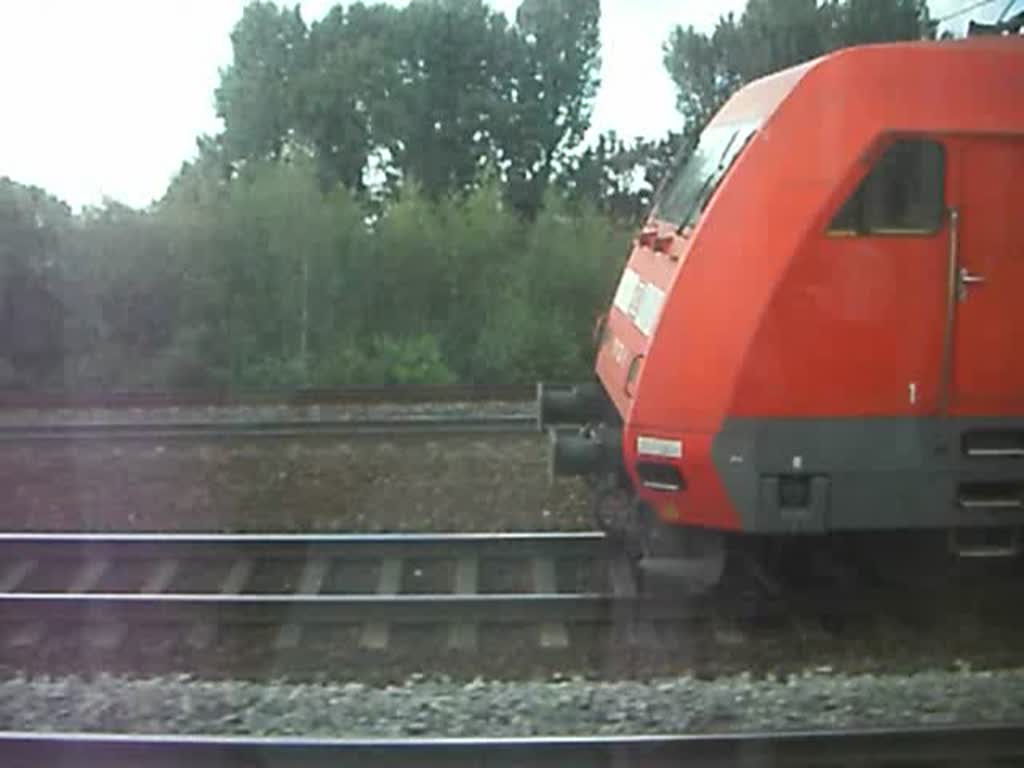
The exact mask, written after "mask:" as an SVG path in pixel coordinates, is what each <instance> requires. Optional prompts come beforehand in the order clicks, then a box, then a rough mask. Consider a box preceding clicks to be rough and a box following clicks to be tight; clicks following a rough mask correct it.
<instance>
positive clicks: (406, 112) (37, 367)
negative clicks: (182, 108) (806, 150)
mask: <svg viewBox="0 0 1024 768" xmlns="http://www.w3.org/2000/svg"><path fill="white" fill-rule="evenodd" d="M599 20H600V12H599V5H598V0H523V2H522V4H521V6H520V8H519V12H518V13H517V15H516V18H515V20H514V21H509V20H508V19H506V18H505V16H503V15H502V14H499V13H496V12H494V11H493V10H491V9H490V8H489V7H488V6H487V5H486V4H485V3H483V2H482V0H413V2H411V3H409V4H408V5H407V6H406V7H405V8H403V9H396V8H394V7H392V6H389V5H384V4H377V5H363V4H359V3H356V4H353V5H349V6H346V7H345V8H342V7H340V6H339V7H336V8H334V9H333V10H332V11H330V12H329V13H328V14H327V15H326V16H325V17H324V18H323V19H321V20H320V21H317V22H314V23H312V24H307V23H306V22H305V21H304V20H303V19H302V17H301V15H300V13H299V12H298V10H296V9H292V8H282V7H279V6H277V5H275V4H274V3H268V2H257V3H252V4H250V5H249V6H247V7H246V9H245V11H244V13H243V15H242V18H241V19H240V21H239V23H238V24H237V26H236V28H235V30H234V32H233V34H232V45H233V51H234V56H233V61H232V64H231V65H230V66H229V67H228V68H226V69H225V70H224V71H223V72H222V73H221V82H220V85H219V87H218V88H217V90H216V93H215V103H216V106H217V110H218V114H219V115H220V116H221V118H222V119H223V125H224V127H223V130H222V131H221V132H220V133H219V134H217V135H216V136H203V137H200V138H199V139H198V152H197V155H196V158H195V159H194V160H192V161H190V162H188V163H186V164H184V165H183V166H182V168H181V171H180V173H179V174H178V175H177V177H176V178H175V179H174V180H173V182H172V183H171V184H170V186H169V188H168V189H167V191H166V193H165V195H164V196H163V197H162V198H161V199H160V200H159V201H157V202H155V203H154V204H153V205H151V206H149V207H148V208H147V209H146V210H142V211H139V210H133V209H130V208H127V207H125V206H122V205H119V204H117V203H116V202H107V203H104V204H103V205H102V206H99V207H96V208H88V209H85V210H83V211H81V212H79V213H75V214H73V213H72V212H71V211H70V209H69V208H68V206H66V205H65V204H63V203H62V202H60V201H59V200H56V199H54V198H53V197H51V196H50V195H48V194H47V193H46V192H45V191H43V190H40V189H36V188H33V187H28V186H23V185H20V184H16V183H14V182H12V181H10V180H7V179H2V180H0V387H27V388H65V389H101V388H103V389H108V388H120V389H138V388H149V387H155V388H178V387H234V388H259V387H292V386H331V385H342V384H350V383H353V384H354V383H360V384H368V383H402V382H404V383H430V382H436V383H441V382H448V381H456V380H457V381H466V382H471V381H502V382H515V381H531V380H534V379H537V378H549V379H552V378H554V379H575V378H579V377H581V376H584V375H586V373H587V371H588V369H589V367H590V364H591V357H592V347H591V344H592V341H591V329H592V327H593V322H594V320H595V318H596V316H597V314H598V313H599V312H600V311H602V310H603V309H604V307H605V306H606V304H607V301H608V298H609V296H610V293H611V290H612V287H613V284H614V281H615V280H616V279H617V276H618V272H619V270H620V268H621V265H622V261H623V259H624V257H625V255H626V251H627V245H628V237H629V235H630V233H631V230H632V229H633V228H634V226H635V224H636V223H637V221H638V220H639V219H640V217H641V216H642V215H643V213H644V212H645V211H646V209H647V206H648V205H649V203H650V196H651V192H652V190H653V189H654V187H655V185H656V184H657V183H658V182H659V181H660V180H661V178H662V177H663V176H664V175H665V173H666V172H667V169H668V168H669V165H670V162H671V158H672V157H673V155H674V153H676V152H677V151H679V149H680V148H683V149H684V150H685V147H686V146H687V145H688V143H689V142H691V141H692V140H693V138H694V137H695V136H696V134H697V133H698V132H699V129H700V127H701V126H702V125H703V123H704V122H705V121H706V120H707V119H708V117H709V116H710V115H711V114H712V113H713V111H714V109H716V108H717V106H718V105H719V104H720V103H721V101H722V100H724V98H725V97H726V96H727V95H728V93H730V92H731V90H732V89H734V88H735V87H737V86H738V85H740V84H742V83H743V82H746V81H747V80H749V79H751V78H753V77H756V76H758V75H760V74H763V73H764V72H766V71H771V70H774V69H778V68H780V67H783V66H788V65H790V64H793V63H796V62H798V61H803V60H805V59H807V58H811V57H813V56H815V55H818V54H820V53H822V52H824V51H826V50H829V49H831V48H834V47H838V46H840V45H843V44H846V43H849V42H864V41H867V40H872V39H877V40H886V39H893V38H895V37H905V38H913V37H920V36H922V35H926V34H928V33H929V25H928V13H927V8H926V7H925V5H924V3H923V2H922V1H921V0H829V2H826V3H821V4H819V3H817V2H815V0H749V2H748V6H747V9H746V11H745V12H744V14H742V15H741V16H740V17H739V18H735V17H733V16H726V17H723V18H722V19H721V20H720V21H719V24H718V26H717V27H716V29H715V30H714V32H713V33H712V34H711V35H703V34H701V33H698V32H696V31H694V30H693V29H692V28H685V29H684V28H679V29H676V30H675V31H673V32H672V34H671V35H670V36H669V38H668V41H667V42H666V44H665V64H666V68H667V69H668V71H669V73H670V74H671V75H672V77H673V79H674V80H675V82H676V84H677V86H678V90H679V101H678V107H679V109H680V111H681V112H682V113H683V115H684V118H685V122H684V127H685V130H684V131H682V132H680V133H677V134H669V135H667V136H665V137H662V138H661V139H655V140H639V141H635V142H633V143H632V144H630V145H628V146H627V145H626V144H624V143H623V142H622V141H620V140H619V139H618V138H616V137H615V136H614V135H613V134H606V135H604V136H601V137H599V138H598V139H597V141H595V142H593V143H591V144H590V145H587V146H585V145H584V144H583V140H584V135H585V133H586V132H587V130H588V128H589V126H590V114H591V110H592V105H593V99H594V95H595V91H596V87H597V83H598V80H597V76H598V66H599V61H600V50H599V36H598V24H599Z"/></svg>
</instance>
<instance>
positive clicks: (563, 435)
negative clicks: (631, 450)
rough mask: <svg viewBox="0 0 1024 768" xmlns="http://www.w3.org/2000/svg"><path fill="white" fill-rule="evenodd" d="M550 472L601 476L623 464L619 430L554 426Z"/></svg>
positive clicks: (557, 475)
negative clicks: (562, 429) (574, 428)
mask: <svg viewBox="0 0 1024 768" xmlns="http://www.w3.org/2000/svg"><path fill="white" fill-rule="evenodd" d="M549 434H550V437H551V452H550V454H549V466H548V469H549V475H550V476H551V477H552V478H554V477H578V476H587V475H599V474H603V473H606V472H611V471H614V470H615V469H617V468H619V467H621V466H622V444H621V439H620V438H619V436H618V432H617V430H612V429H602V430H599V431H591V430H578V431H559V430H555V429H552V430H550V432H549Z"/></svg>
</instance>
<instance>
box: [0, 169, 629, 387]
mask: <svg viewBox="0 0 1024 768" xmlns="http://www.w3.org/2000/svg"><path fill="white" fill-rule="evenodd" d="M206 174H209V175H206ZM4 191H5V192H6V193H7V194H8V195H9V196H11V195H13V197H16V198H17V199H18V200H20V201H22V202H24V201H25V200H28V201H30V202H31V201H32V200H36V201H37V203H36V205H37V207H39V206H42V207H43V209H44V212H45V211H50V212H51V213H54V214H55V215H56V216H57V218H56V219H54V221H53V222H52V223H51V224H45V223H43V222H44V218H43V217H42V214H40V215H39V216H36V213H37V211H36V209H34V208H31V207H29V208H26V209H25V210H27V211H29V214H31V215H29V214H24V212H22V213H17V212H18V211H22V209H20V208H16V207H12V206H10V205H9V206H7V207H2V206H0V213H3V216H2V217H0V242H4V243H8V244H10V243H20V245H19V246H18V247H16V248H15V247H14V246H10V245H9V246H8V247H9V248H11V249H12V250H11V251H10V254H9V256H10V258H8V259H6V260H5V264H7V265H9V264H16V263H25V264H28V265H29V266H30V267H31V269H30V268H28V267H26V268H25V269H24V270H22V272H19V273H17V274H16V272H15V271H14V270H12V269H10V268H8V270H7V271H6V272H5V273H4V274H3V275H2V276H0V296H7V297H14V296H17V297H20V298H19V302H20V303H19V304H18V307H20V308H21V309H19V311H25V308H26V307H27V306H31V307H33V308H34V311H35V310H38V309H39V308H40V307H42V308H47V307H49V308H51V309H53V310H54V312H53V313H52V317H51V320H50V322H49V324H47V323H46V322H44V319H45V318H41V317H40V316H39V315H38V314H29V315H25V316H24V317H23V318H22V320H23V322H20V324H14V325H11V324H5V325H4V329H5V331H6V330H8V329H10V328H20V329H21V330H20V331H19V332H18V333H17V334H5V338H6V339H7V341H8V342H10V341H13V340H14V338H15V335H17V336H18V338H19V339H20V342H19V343H20V344H21V346H20V347H18V349H19V350H21V351H20V352H18V351H17V350H15V349H12V348H11V347H10V346H9V345H8V346H6V347H4V348H0V359H2V360H3V366H2V370H0V375H3V376H4V377H5V380H4V381H3V382H2V384H3V385H4V386H10V385H12V384H20V385H22V386H35V387H40V386H66V387H68V388H72V389H74V388H79V389H83V388H84V389H97V388H105V389H126V388H127V389H138V388H178V387H204V386H217V387H228V388H241V389H260V388H292V387H304V386H324V387H326V386H332V385H343V384H387V383H396V384H413V383H433V384H440V383H447V382H452V381H492V382H493V381H502V382H505V381H530V380H532V379H534V378H537V377H543V378H580V377H584V376H586V375H587V372H588V371H589V369H590V365H591V362H592V349H591V341H590V332H591V328H592V325H593V320H594V318H595V316H596V314H597V313H598V312H599V311H601V310H602V308H603V307H604V306H605V305H606V303H607V300H608V296H609V295H610V294H611V288H612V282H613V281H614V279H615V277H616V275H617V273H618V271H619V268H620V266H621V260H622V258H623V256H624V254H625V252H626V238H625V233H624V231H623V230H620V229H619V228H618V227H617V225H615V224H614V223H613V222H612V220H611V219H609V218H608V217H606V216H604V215H603V214H600V213H598V212H597V211H596V209H594V207H593V206H591V205H589V204H587V203H585V202H580V201H569V200H567V199H565V198H564V197H563V196H562V195H561V194H560V193H558V192H557V191H556V190H555V189H554V188H552V189H550V190H549V191H548V193H547V195H546V196H545V198H544V200H543V203H542V205H541V206H540V209H539V210H538V212H537V215H536V216H534V217H533V218H526V217H522V216H520V215H519V214H518V213H517V212H516V211H515V210H514V209H513V208H512V206H511V205H510V204H509V203H508V202H507V200H506V198H505V196H504V195H503V187H502V185H501V184H500V183H499V181H498V179H497V178H496V176H495V175H494V174H490V175H486V174H485V175H484V176H483V177H482V178H481V180H480V181H479V182H477V183H476V185H475V187H474V190H473V191H472V192H471V193H470V194H468V195H460V196H446V197H444V198H442V199H439V200H438V199H433V198H431V197H429V196H428V195H426V194H424V193H423V192H422V191H421V190H420V189H419V188H418V187H417V186H416V185H408V186H406V187H405V188H403V190H402V191H401V194H400V195H399V197H398V198H397V199H396V200H394V201H393V202H392V203H390V204H388V205H387V206H386V207H385V208H384V209H383V210H382V211H380V212H379V213H378V214H371V212H370V210H369V208H368V207H367V205H366V204H364V203H362V202H360V201H359V200H358V199H357V198H356V197H355V196H354V195H353V194H352V193H350V192H348V191H347V190H345V189H344V188H342V187H336V188H334V189H332V190H331V191H330V192H329V193H327V194H324V193H323V192H322V189H321V185H320V178H319V170H318V168H317V166H316V163H315V162H314V161H313V160H311V159H304V158H295V159H293V160H292V161H290V162H285V161H277V162H274V161H270V160H264V161H252V162H250V163H248V164H246V166H245V168H244V169H242V170H241V172H239V173H237V174H236V175H235V176H234V177H233V178H231V179H229V180H224V179H222V178H220V177H219V176H218V174H217V172H216V170H215V169H213V168H210V167H206V166H203V165H202V164H201V163H200V164H197V165H194V166H190V167H188V168H186V169H184V171H183V173H182V174H181V176H179V178H178V179H177V180H176V181H175V182H174V183H173V184H172V186H171V189H170V190H169V191H168V194H167V195H166V196H165V198H164V200H163V201H161V203H159V204H158V205H156V206H154V207H153V208H151V209H150V210H148V211H135V210H132V209H128V208H125V207H123V206H120V205H118V204H116V203H110V202H108V203H106V204H104V205H103V206H101V207H99V208H94V209H87V210H85V211H83V212H81V213H80V214H78V215H76V216H71V215H70V213H69V212H67V209H66V208H64V207H62V206H60V205H59V204H58V203H56V201H52V200H50V199H49V198H46V197H45V196H42V197H40V196H39V195H36V197H35V198H33V197H32V194H33V193H32V191H31V190H27V189H25V188H21V187H19V186H18V185H10V186H9V188H7V189H6V190H4ZM47 206H51V208H47ZM12 211H14V212H13V213H12ZM15 213H17V215H15ZM19 232H20V233H21V234H20V235H19ZM8 235H9V237H8ZM19 237H20V240H19ZM44 245H45V247H43V246H44ZM47 265H49V266H47ZM18 275H21V277H19V276H18ZM26 281H28V282H26ZM33 286H34V287H33ZM40 296H44V297H45V300H44V299H41V298H40ZM25 297H28V298H29V299H30V303H29V304H26V302H25V301H24V298H25ZM8 304H11V301H8ZM12 306H13V305H12ZM9 310H10V307H9V306H5V307H4V311H5V312H7V311H9ZM25 328H29V329H30V330H31V331H33V333H35V334H36V336H33V333H26V332H25ZM41 331H45V333H43V334H42V336H41V337H40V336H39V333H40V332H41ZM33 338H42V340H43V342H45V343H44V344H42V345H40V344H39V343H38V342H32V343H29V342H30V341H31V339H33ZM33 345H34V346H33ZM41 361H49V363H50V365H49V366H47V365H43V364H42V362H41ZM55 365H56V366H57V367H56V368H54V366H55ZM58 371H59V376H58Z"/></svg>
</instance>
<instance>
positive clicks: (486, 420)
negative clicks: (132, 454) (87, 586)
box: [0, 414, 537, 442]
mask: <svg viewBox="0 0 1024 768" xmlns="http://www.w3.org/2000/svg"><path fill="white" fill-rule="evenodd" d="M536 423H537V420H536V418H535V417H534V416H532V415H525V414H523V415H515V414H513V415H500V416H486V417H480V416H445V417H437V416H434V417H403V418H394V419H334V420H319V421H317V420H312V419H310V420H302V419H297V420H286V421H250V422H241V421H177V422H134V423H133V422H115V423H109V422H108V423H84V422H82V423H71V424H68V423H63V424H33V425H3V426H0V442H24V441H40V440H57V441H74V440H154V439H160V440H166V439H192V440H194V439H200V438H201V439H238V438H245V439H247V440H248V439H254V438H276V439H281V438H310V437H330V438H336V437H383V436H388V437H403V436H414V437H422V436H435V435H436V436H444V435H449V436H463V435H480V434H485V435H490V434H506V433H532V432H536Z"/></svg>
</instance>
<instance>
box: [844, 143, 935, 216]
mask: <svg viewBox="0 0 1024 768" xmlns="http://www.w3.org/2000/svg"><path fill="white" fill-rule="evenodd" d="M944 181H945V156H944V154H943V151H942V145H941V144H939V143H938V142H935V141H931V140H928V139H902V140H899V141H896V142H895V143H893V144H892V145H891V146H889V148H888V149H886V150H885V152H884V153H883V154H882V156H881V157H880V158H879V159H878V161H877V162H876V163H875V166H874V168H872V169H871V172H870V173H868V175H867V177H865V179H864V180H863V181H862V182H861V183H860V186H858V187H857V190H856V191H855V192H854V193H853V195H852V196H851V197H850V198H849V199H848V200H847V201H846V202H845V203H844V204H843V206H842V208H840V209H839V212H838V213H837V214H836V215H835V218H833V219H832V223H831V224H830V225H829V234H834V235H889V234H893V235H895V234H903V235H909V234H931V233H933V232H935V231H937V230H938V229H939V227H941V226H942V211H943V207H944V206H943V200H944V187H945V183H944Z"/></svg>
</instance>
